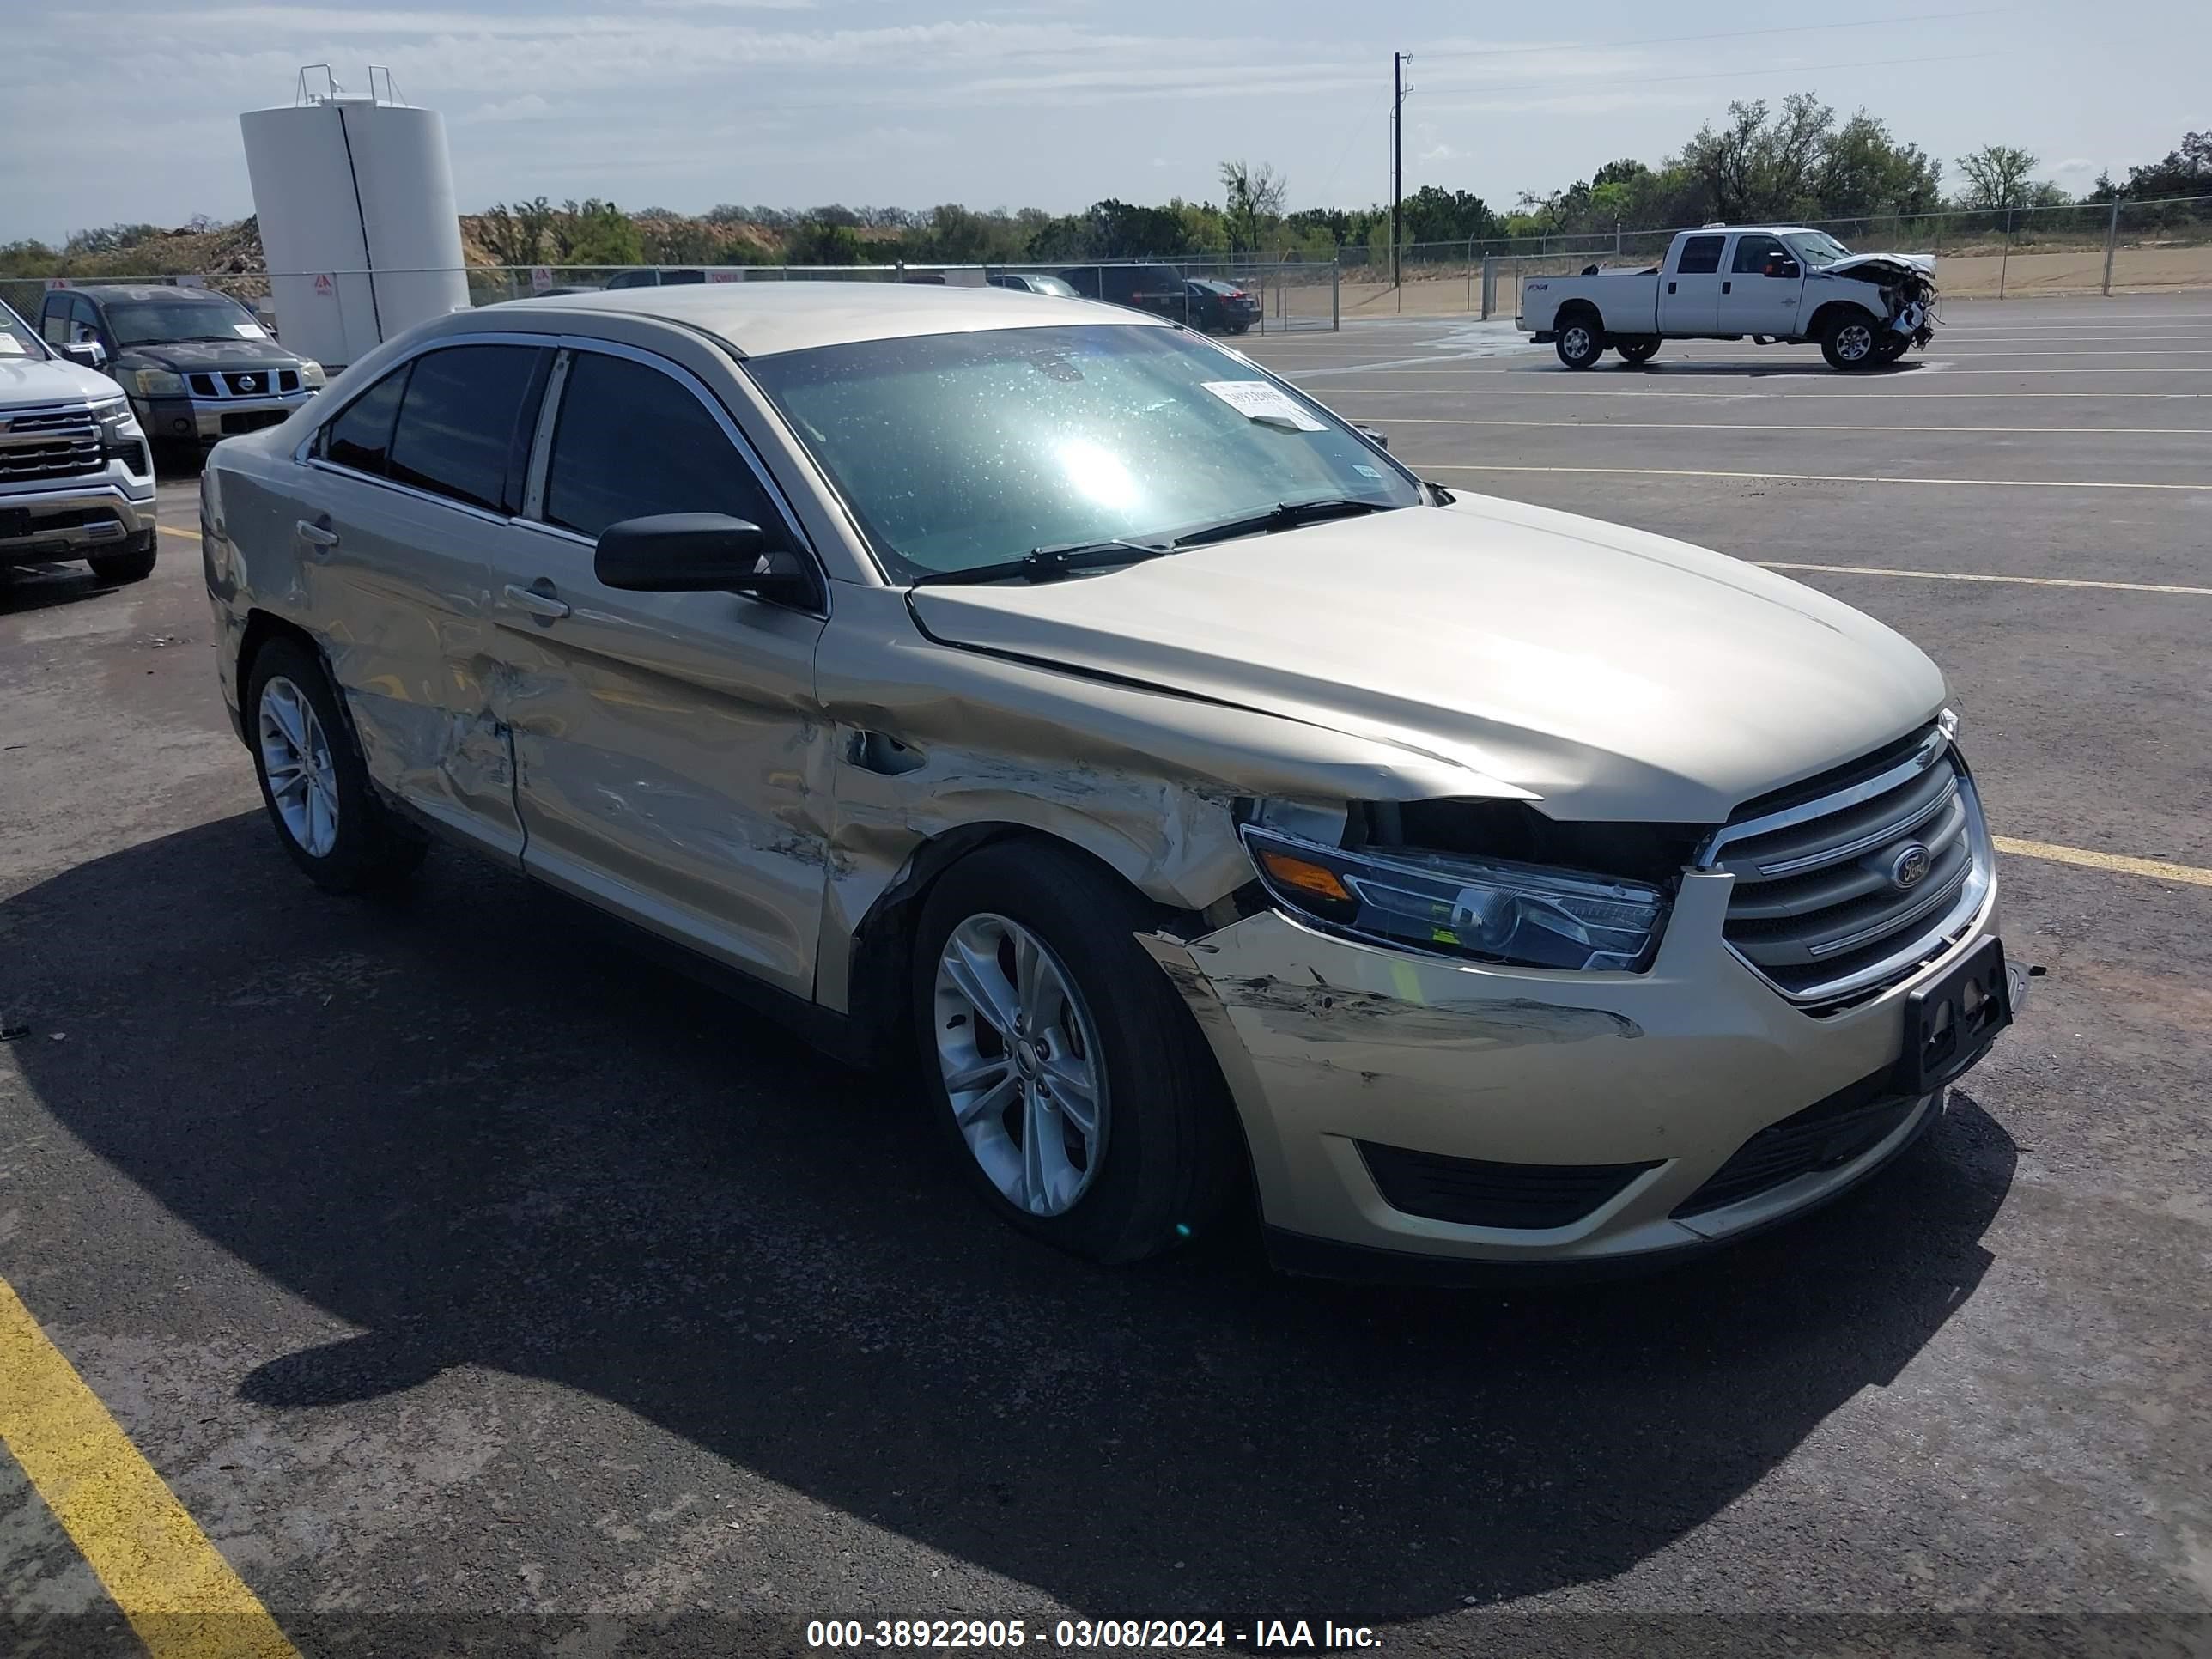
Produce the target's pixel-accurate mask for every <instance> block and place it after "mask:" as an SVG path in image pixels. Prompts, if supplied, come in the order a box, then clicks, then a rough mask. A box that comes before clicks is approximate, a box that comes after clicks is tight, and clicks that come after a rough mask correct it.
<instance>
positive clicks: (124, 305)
mask: <svg viewBox="0 0 2212 1659" xmlns="http://www.w3.org/2000/svg"><path fill="white" fill-rule="evenodd" d="M107 328H108V331H109V332H110V333H111V334H112V335H113V336H114V337H115V343H116V344H117V345H118V346H134V345H175V344H178V343H181V342H183V341H186V340H265V339H267V338H268V337H269V331H267V330H266V329H264V328H263V327H262V326H261V325H260V324H259V323H257V322H256V321H254V320H253V313H252V312H250V311H248V310H247V309H246V307H244V306H241V305H239V304H237V303H236V302H235V301H230V300H222V299H204V300H118V301H113V302H112V303H111V304H110V305H109V306H108V307H107Z"/></svg>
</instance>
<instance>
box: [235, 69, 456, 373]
mask: <svg viewBox="0 0 2212 1659" xmlns="http://www.w3.org/2000/svg"><path fill="white" fill-rule="evenodd" d="M315 67H316V68H317V69H318V70H321V71H322V72H323V74H324V76H325V81H326V85H325V88H323V89H321V90H311V89H310V88H309V84H308V76H307V71H304V70H303V71H302V72H301V86H300V90H299V93H298V94H297V97H296V99H295V102H294V103H293V104H292V105H291V106H290V107H289V108H282V109H258V110H249V111H247V112H246V113H245V114H243V115H240V117H239V118H238V124H239V127H240V131H242V132H243V133H244V135H245V138H246V176H247V178H248V179H250V180H251V181H252V186H253V210H254V213H255V214H256V216H258V219H259V221H260V225H261V249H262V253H263V255H264V258H265V259H266V261H267V264H268V268H269V273H270V290H271V292H272V295H273V297H274V299H275V301H276V321H277V325H278V327H279V329H280V331H282V333H283V340H284V343H285V344H286V345H288V346H289V347H291V349H293V350H295V351H298V352H301V353H303V354H304V355H306V356H309V357H313V358H315V359H317V360H318V361H319V362H323V363H325V364H326V365H328V366H330V367H331V368H337V367H341V366H343V365H344V364H347V363H349V362H353V361H354V360H355V359H356V358H357V357H359V356H362V354H363V353H364V352H366V351H368V349H369V348H370V347H372V346H374V345H376V344H377V343H380V342H381V341H383V340H386V339H389V338H391V337H392V336H393V335H395V334H398V333H399V332H401V331H404V330H405V329H408V328H411V327H412V326H413V325H416V323H419V322H422V321H423V320H425V319H428V318H431V317H440V316H443V315H444V314H445V313H447V312H449V311H453V310H454V309H455V308H457V307H463V306H465V305H467V304H468V303H469V283H468V275H467V271H466V269H465V265H464V263H463V260H462V256H461V222H460V216H459V213H458V212H457V211H456V210H455V209H454V206H453V167H452V164H451V162H450V161H449V160H448V158H447V153H446V123H445V119H444V118H443V117H441V115H440V114H439V113H438V112H436V111H435V110H428V109H416V108H415V107H414V106H411V105H407V104H403V103H401V102H399V101H398V98H397V97H396V96H394V95H392V91H391V75H390V72H389V71H388V70H387V71H385V72H384V95H382V96H379V95H378V94H376V93H375V92H374V90H372V91H371V92H369V93H368V94H352V93H348V92H345V91H344V90H343V89H342V88H340V87H339V86H338V84H337V82H336V81H335V80H330V79H328V76H329V70H328V67H327V66H326V65H322V64H318V65H316V66H315ZM377 75H378V71H377V70H370V71H369V84H370V87H371V88H375V86H376V84H377V82H376V77H377Z"/></svg>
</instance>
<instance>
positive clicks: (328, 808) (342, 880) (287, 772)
mask: <svg viewBox="0 0 2212 1659" xmlns="http://www.w3.org/2000/svg"><path fill="white" fill-rule="evenodd" d="M246 734H247V739H248V741H249V742H251V743H252V745H253V769H254V772H255V774H256V775H258V777H259V779H260V781H261V800H262V804H263V805H265V806H266V807H267V808H268V809H269V817H270V822H271V823H274V824H275V825H276V837H277V839H278V840H279V841H281V842H283V844H284V851H285V852H286V854H289V856H290V858H291V860H292V862H293V863H295V864H296V865H298V866H300V868H301V870H302V871H303V872H306V874H307V878H308V879H309V880H310V881H312V882H313V883H314V884H316V885H317V886H318V887H320V888H322V889H324V890H325V891H328V892H332V893H355V892H361V891H363V890H367V889H369V888H374V887H380V886H385V885H388V884H392V883H393V882H396V881H398V880H401V879H403V878H405V877H407V876H409V875H411V874H412V873H413V872H414V871H415V869H416V866H418V865H420V864H421V863H422V854H423V853H424V851H425V850H426V848H425V843H424V842H423V840H422V837H421V836H419V835H417V834H416V832H415V831H414V830H413V829H411V828H410V826H409V825H408V824H407V823H405V822H404V820H402V819H400V818H399V817H398V816H397V815H395V814H394V813H393V812H392V809H391V808H389V807H387V806H386V805H385V804H384V803H383V802H382V801H380V800H379V799H377V798H376V793H375V791H374V789H372V788H371V787H369V782H368V766H367V765H366V764H365V763H363V762H362V757H361V750H360V748H359V746H358V745H357V744H356V743H355V742H354V738H353V729H352V727H350V726H348V725H347V724H346V722H345V719H344V715H343V712H342V711H341V710H340V708H339V707H338V701H337V693H336V692H335V691H333V690H331V683H330V677H329V676H328V675H326V674H325V672H324V671H323V665H322V661H321V659H319V658H318V657H317V656H316V655H315V653H313V651H311V650H309V649H308V648H307V647H306V646H304V645H302V644H301V643H300V642H299V641H296V640H292V639H275V640H270V641H269V642H268V643H267V644H265V645H264V646H263V647H261V649H260V651H259V652H258V653H256V654H255V656H254V659H253V672H252V676H251V677H250V678H248V680H247V683H246Z"/></svg>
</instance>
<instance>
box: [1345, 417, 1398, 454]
mask: <svg viewBox="0 0 2212 1659" xmlns="http://www.w3.org/2000/svg"><path fill="white" fill-rule="evenodd" d="M1352 430H1353V431H1354V432H1357V433H1358V435H1360V436H1361V437H1363V438H1364V439H1366V440H1367V441H1368V442H1369V443H1370V444H1373V445H1374V446H1375V447H1376V448H1377V449H1388V448H1389V447H1390V440H1389V437H1388V436H1386V435H1384V434H1383V433H1380V432H1377V431H1376V429H1375V428H1373V427H1371V426H1360V425H1358V424H1356V423H1355V424H1354V425H1353V427H1352Z"/></svg>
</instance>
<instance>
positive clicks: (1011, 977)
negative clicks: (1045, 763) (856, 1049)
mask: <svg viewBox="0 0 2212 1659" xmlns="http://www.w3.org/2000/svg"><path fill="white" fill-rule="evenodd" d="M1153 920H1154V918H1153V915H1152V911H1151V909H1150V908H1149V907H1148V906H1147V905H1146V903H1145V902H1144V901H1143V900H1142V899H1141V898H1140V897H1139V896H1138V895H1137V894H1136V893H1134V892H1133V891H1132V890H1130V889H1129V888H1128V887H1127V886H1125V885H1124V884H1122V883H1121V881H1120V880H1119V879H1118V878H1115V877H1114V876H1112V875H1111V874H1109V873H1108V872H1105V871H1103V870H1102V869H1100V868H1099V867H1098V866H1096V865H1093V864H1091V862H1089V861H1088V860H1085V859H1083V858H1081V857H1080V856H1079V855H1077V854H1073V853H1071V852H1068V851H1066V850H1063V849H1061V848H1057V847H1054V846H1052V845H1049V844H1047V843H1044V842H1037V841H1030V840H1024V841H1014V842H995V843H994V844H992V845H990V846H988V847H985V848H981V849H980V850H979V851H977V852H975V853H974V854H971V855H969V857H968V858H966V859H963V860H961V861H960V862H959V863H958V864H956V865H954V866H952V867H951V869H949V870H947V871H946V872H945V874H944V875H943V876H942V877H941V878H939V880H938V882H937V884H936V885H935V886H934V887H933V889H932V890H931V891H930V894H929V897H928V898H927V901H926V902H924V904H923V906H922V912H921V921H920V925H919V927H918V928H917V932H916V938H915V957H914V963H913V968H912V977H913V990H912V997H913V1006H914V1013H915V1020H914V1024H915V1035H916V1037H917V1048H918V1049H919V1059H920V1061H921V1070H922V1076H923V1079H924V1082H923V1091H924V1093H925V1095H926V1096H927V1100H928V1105H929V1110H930V1111H931V1113H932V1115H933V1116H934V1117H935V1119H936V1121H937V1122H938V1124H939V1129H940V1131H941V1133H943V1134H944V1136H945V1144H946V1146H947V1147H948V1149H949V1150H950V1152H951V1155H952V1156H953V1158H955V1160H956V1161H957V1163H958V1164H960V1166H961V1167H962V1169H963V1170H964V1171H965V1172H966V1174H967V1176H968V1177H969V1179H970V1180H971V1181H972V1182H974V1184H975V1188H976V1190H977V1192H978V1193H979V1194H981V1197H982V1200H983V1202H984V1204H985V1206H987V1208H989V1209H990V1210H992V1211H993V1212H994V1213H996V1214H997V1215H999V1216H1000V1218H1002V1219H1004V1220H1006V1221H1007V1222H1010V1223H1011V1224H1012V1225H1014V1226H1015V1227H1018V1228H1019V1229H1020V1230H1021V1231H1024V1232H1026V1233H1029V1234H1030V1235H1032V1236H1034V1237H1037V1238H1040V1239H1042V1240H1044V1241H1045V1242H1047V1243H1050V1244H1054V1245H1055V1246H1057V1247H1058V1248H1060V1249H1063V1250H1066V1251H1067V1252H1068V1253H1069V1254H1071V1255H1078V1256H1081V1257H1084V1258H1085V1259H1087V1260H1089V1261H1099V1262H1108V1263H1121V1262H1130V1261H1142V1260H1143V1259H1144V1258H1146V1256H1150V1255H1158V1253H1159V1252H1161V1251H1163V1250H1165V1249H1170V1248H1171V1247H1172V1246H1174V1245H1175V1244H1176V1243H1179V1242H1181V1241H1182V1239H1184V1238H1187V1237H1190V1236H1192V1235H1193V1234H1195V1233H1198V1232H1200V1231H1204V1230H1205V1229H1206V1226H1207V1225H1209V1224H1210V1223H1211V1222H1212V1221H1213V1219H1214V1218H1216V1217H1217V1216H1218V1215H1219V1214H1220V1213H1221V1212H1222V1209H1223V1207H1224V1205H1225V1200H1227V1199H1228V1197H1229V1196H1230V1195H1231V1193H1233V1191H1234V1190H1235V1187H1236V1170H1237V1164H1236V1161H1235V1159H1236V1156H1237V1149H1238V1147H1239V1146H1240V1145H1241V1143H1240V1142H1239V1141H1238V1140H1237V1130H1236V1127H1235V1123H1234V1119H1233V1115H1232V1109H1231V1106H1230V1104H1229V1102H1228V1099H1227V1097H1226V1095H1225V1091H1224V1090H1223V1087H1222V1085H1221V1081H1220V1074H1219V1073H1218V1071H1217V1070H1216V1069H1215V1066H1214V1061H1213V1056H1212V1054H1211V1053H1210V1052H1209V1051H1208V1050H1207V1048H1206V1043H1205V1040H1204V1039H1203V1038H1202V1037H1201V1036H1200V1035H1199V1032H1198V1029H1197V1027H1196V1025H1195V1024H1193V1023H1192V1020H1191V1018H1190V1014H1189V1012H1188V1010H1187V1009H1186V1008H1185V1007H1184V1006H1182V1001H1181V1000H1180V999H1179V998H1178V997H1177V996H1176V994H1175V992H1174V990H1173V989H1172V988H1171V987H1170V985H1169V983H1168V981H1167V979H1166V977H1165V976H1164V975H1163V974H1162V973H1161V972H1160V970H1159V969H1158V966H1157V965H1156V964H1154V963H1152V960H1151V959H1150V958H1149V957H1146V954H1145V952H1144V951H1142V949H1140V948H1139V946H1138V945H1137V943H1136V940H1135V938H1134V937H1133V936H1134V934H1135V933H1138V932H1139V930H1141V929H1143V928H1146V927H1150V926H1151V925H1152V922H1153ZM956 945H957V950H956ZM1025 952H1026V955H1024V953H1025ZM948 961H958V962H962V963H964V964H965V965H964V966H963V967H960V968H957V969H956V968H953V967H948V966H947V965H946V964H947V963H948ZM1024 961H1027V962H1029V963H1034V964H1035V967H1034V969H1032V970H1030V971H1029V972H1028V973H1027V975H1026V977H1027V979H1028V982H1029V983H1030V987H1031V991H1030V995H1029V996H1028V998H1027V999H1026V1000H1024V999H1023V998H1022V997H1020V996H1019V995H1018V994H1016V993H1015V992H1014V990H1013V987H1014V986H1015V985H1017V984H1018V983H1021V982H1023V980H1024V969H1023V965H1022V964H1023V963H1024ZM963 985H965V986H969V987H980V995H981V1000H979V995H978V994H977V993H976V992H975V991H970V990H963V988H962V987H963ZM986 1001H988V1002H989V1003H990V1004H991V1006H994V1007H995V1008H996V1009H997V1010H998V1011H999V1012H998V1014H997V1016H996V1017H995V1018H984V1017H983V1016H982V1014H981V1012H980V1011H981V1009H982V1008H983V1006H985V1002H986ZM1010 1003H1011V1005H1012V1006H1015V1007H1018V1008H1020V1010H1021V1012H1020V1014H1019V1016H1018V1019H1013V1020H1009V1019H1008V1018H1007V1013H1008V1011H1009V1005H1010ZM1004 1024H1014V1025H1015V1031H1014V1033H1013V1034H1012V1036H1001V1034H1000V1033H1001V1031H1002V1030H1003V1026H1004ZM963 1076H965V1077H967V1078H968V1079H972V1081H971V1082H970V1083H969V1085H968V1086H965V1087H961V1088H960V1089H959V1090H958V1093H959V1096H960V1105H959V1107H958V1108H956V1106H955V1103H954V1094H955V1088H954V1082H955V1080H957V1079H960V1078H961V1077H963ZM1086 1079H1087V1084H1086V1083H1085V1080H1086ZM1079 1085H1080V1086H1079ZM1085 1086H1087V1087H1088V1089H1089V1096H1090V1100H1091V1103H1092V1104H1091V1109H1090V1110H1089V1112H1088V1113H1087V1117H1088V1121H1089V1125H1090V1132H1089V1133H1085V1116H1086V1114H1085V1113H1084V1112H1082V1111H1081V1110H1079V1109H1076V1108H1075V1103H1076V1102H1077V1101H1078V1100H1079V1099H1080V1098H1082V1096H1083V1092H1084V1087H1085ZM1055 1098H1057V1101H1058V1102H1059V1103H1055ZM963 1110H964V1111H965V1112H966V1113H967V1114H968V1122H967V1124H966V1125H965V1126H964V1127H963V1123H962V1121H961V1112H962V1111H963ZM1035 1127H1042V1128H1044V1129H1046V1130H1047V1131H1048V1132H1050V1133H1051V1136H1052V1138H1051V1139H1047V1138H1046V1137H1045V1136H1044V1135H1040V1134H1036V1133H1034V1128H1035ZM1032 1143H1034V1145H1035V1146H1036V1156H1035V1157H1034V1158H1032V1156H1031V1146H1032Z"/></svg>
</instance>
